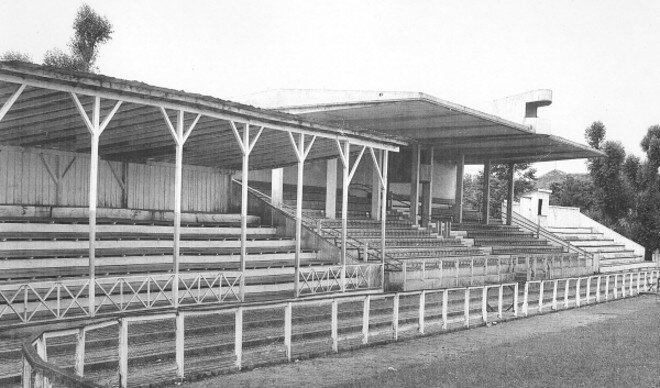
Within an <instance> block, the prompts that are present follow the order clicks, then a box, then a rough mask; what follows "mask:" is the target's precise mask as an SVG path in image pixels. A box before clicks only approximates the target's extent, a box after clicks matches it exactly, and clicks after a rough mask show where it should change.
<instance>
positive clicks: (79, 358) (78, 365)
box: [73, 328, 85, 377]
mask: <svg viewBox="0 0 660 388" xmlns="http://www.w3.org/2000/svg"><path fill="white" fill-rule="evenodd" d="M73 370H74V372H75V373H76V375H78V376H80V377H82V376H83V374H84V371H85V329H84V328H82V329H80V330H78V334H77V335H76V361H75V365H74V367H73Z"/></svg>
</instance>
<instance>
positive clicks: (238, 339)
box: [234, 307, 243, 370]
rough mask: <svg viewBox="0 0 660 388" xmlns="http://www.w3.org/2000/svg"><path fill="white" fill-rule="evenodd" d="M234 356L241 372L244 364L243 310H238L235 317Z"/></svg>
mask: <svg viewBox="0 0 660 388" xmlns="http://www.w3.org/2000/svg"><path fill="white" fill-rule="evenodd" d="M234 322H235V323H234V356H235V357H236V363H235V365H236V368H238V370H241V367H242V364H243V308H242V307H239V308H237V309H236V313H235V316H234Z"/></svg>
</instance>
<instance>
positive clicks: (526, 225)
mask: <svg viewBox="0 0 660 388" xmlns="http://www.w3.org/2000/svg"><path fill="white" fill-rule="evenodd" d="M506 211H507V204H506V202H502V214H506ZM511 214H512V217H511V224H515V225H516V226H518V227H520V228H522V229H525V230H527V231H528V232H532V233H534V234H536V235H537V237H539V238H540V237H543V238H544V239H546V240H548V241H551V242H553V243H555V244H557V245H560V246H562V247H564V248H566V249H567V250H568V252H571V251H572V252H575V253H578V254H580V255H584V256H586V257H588V258H591V259H593V257H594V254H593V253H590V252H587V251H585V250H584V249H582V248H580V247H576V246H575V245H573V244H571V243H569V242H568V241H565V240H563V239H561V238H559V237H557V236H555V234H554V233H552V232H551V231H549V230H547V229H546V228H544V227H542V226H541V225H540V224H538V223H534V222H533V221H532V220H530V219H528V218H526V217H524V216H523V215H521V214H520V213H518V212H516V211H515V210H512V211H511Z"/></svg>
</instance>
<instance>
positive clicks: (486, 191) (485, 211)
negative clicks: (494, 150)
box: [481, 160, 490, 224]
mask: <svg viewBox="0 0 660 388" xmlns="http://www.w3.org/2000/svg"><path fill="white" fill-rule="evenodd" d="M482 193H483V198H482V199H483V202H482V207H481V212H482V216H481V219H482V220H483V222H484V224H488V218H489V217H488V215H489V213H490V209H489V207H490V160H488V161H486V162H485V163H484V187H483V192H482Z"/></svg>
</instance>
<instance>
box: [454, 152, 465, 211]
mask: <svg viewBox="0 0 660 388" xmlns="http://www.w3.org/2000/svg"><path fill="white" fill-rule="evenodd" d="M464 169H465V155H461V156H459V157H458V160H457V161H456V195H455V197H454V222H458V223H461V222H463V174H464V172H463V170H464Z"/></svg>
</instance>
